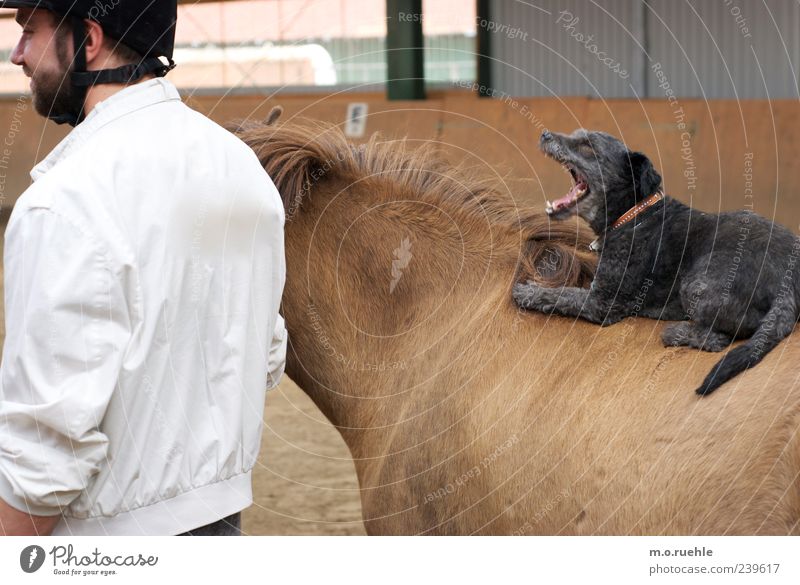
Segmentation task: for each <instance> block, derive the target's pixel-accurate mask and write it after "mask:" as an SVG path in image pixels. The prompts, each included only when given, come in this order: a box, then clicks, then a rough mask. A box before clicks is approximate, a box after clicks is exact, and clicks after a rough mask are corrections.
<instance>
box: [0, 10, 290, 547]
mask: <svg viewBox="0 0 800 585" xmlns="http://www.w3.org/2000/svg"><path fill="white" fill-rule="evenodd" d="M0 7H4V8H17V9H18V10H17V14H16V19H17V22H18V23H19V24H20V25H21V26H22V37H21V39H20V41H19V43H18V44H17V46H16V47H15V49H14V50H13V53H12V55H11V60H12V62H13V63H14V64H16V65H19V66H21V67H22V68H23V70H24V72H25V73H26V75H28V76H29V77H30V78H31V92H32V95H33V102H34V106H35V108H36V110H37V111H38V112H39V113H40V114H43V115H45V116H47V117H49V118H51V119H53V120H55V121H57V122H59V123H70V124H72V125H74V126H75V128H74V130H72V132H71V133H70V134H69V135H68V136H67V137H66V138H65V139H64V141H63V142H61V144H59V145H58V146H57V147H56V148H55V150H53V152H52V153H50V155H48V156H47V158H45V159H44V160H43V161H42V162H41V163H40V164H38V165H37V166H36V167H35V168H34V169H33V171H32V173H31V175H32V177H33V179H34V183H33V184H32V186H31V187H30V188H29V189H28V190H27V191H26V192H25V193H24V194H23V195H22V196H21V197H20V199H19V201H18V202H17V204H16V206H15V208H14V211H13V214H12V216H11V219H10V220H9V223H8V227H7V229H6V236H5V237H6V244H5V287H6V300H5V302H6V304H5V307H6V339H5V345H4V348H3V361H2V367H0V533H5V534H50V533H53V534H75V535H83V534H125V535H138V534H161V535H168V534H181V533H187V532H189V533H192V534H236V533H238V531H239V526H240V524H239V522H240V520H239V512H240V511H241V510H242V509H244V508H246V507H247V506H249V505H250V504H251V503H252V493H251V479H250V470H251V469H252V467H253V465H254V464H255V461H256V456H257V454H258V448H259V443H260V435H261V428H262V426H261V425H262V409H263V406H264V393H265V390H266V389H267V387H270V386H274V385H275V384H277V382H278V380H279V378H280V376H281V375H282V373H283V365H284V360H285V352H286V332H285V329H284V325H283V320H282V319H281V317H280V315H279V314H278V305H279V302H280V297H281V294H282V290H283V283H284V277H285V263H284V257H283V221H284V213H283V208H282V206H281V203H280V198H279V196H278V193H277V191H276V189H275V186H274V185H273V183H272V181H271V180H270V179H269V177H268V176H267V175H266V173H265V172H264V170H263V169H262V168H261V166H260V165H259V162H258V160H257V158H256V156H255V155H254V153H253V152H252V151H250V150H249V149H248V148H247V147H246V146H245V145H244V144H243V143H242V142H240V141H239V140H238V139H237V138H235V137H234V136H232V135H231V134H229V133H227V132H226V131H224V130H223V129H222V128H220V127H219V126H217V125H216V124H214V123H212V122H211V121H209V120H208V119H206V118H205V117H203V116H201V115H200V114H198V113H196V112H194V111H192V110H191V109H189V108H188V107H186V106H185V105H184V104H183V103H182V102H181V101H180V98H179V96H178V93H177V91H176V90H175V87H174V86H173V85H172V84H170V83H169V82H168V81H166V80H165V79H164V78H163V76H164V75H165V74H166V73H167V72H168V71H169V70H170V69H171V68H172V67H173V63H172V59H171V57H172V47H173V43H174V27H175V20H176V15H177V6H176V0H155V1H151V2H148V3H138V2H136V3H134V2H118V3H109V4H107V5H102V6H100V5H98V3H96V2H94V1H90V0H49V1H45V0H41V1H39V0H28V1H25V0H9V1H5V0H0Z"/></svg>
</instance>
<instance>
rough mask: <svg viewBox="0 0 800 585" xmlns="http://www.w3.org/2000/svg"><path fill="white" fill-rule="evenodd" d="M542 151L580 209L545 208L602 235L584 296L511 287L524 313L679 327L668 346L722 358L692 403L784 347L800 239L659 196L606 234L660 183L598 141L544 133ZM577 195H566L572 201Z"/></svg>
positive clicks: (621, 150)
mask: <svg viewBox="0 0 800 585" xmlns="http://www.w3.org/2000/svg"><path fill="white" fill-rule="evenodd" d="M539 146H540V148H541V150H542V151H543V152H544V153H545V154H546V155H548V156H549V157H551V158H553V159H554V160H556V161H557V162H559V163H561V164H562V165H564V166H565V167H566V168H567V170H569V172H570V173H571V174H572V175H573V178H574V179H575V181H576V185H577V186H586V187H588V190H587V191H586V192H585V193H583V194H582V195H581V196H580V197H579V198H577V199H575V198H574V197H572V198H569V201H568V202H567V201H565V200H566V199H567V198H562V199H561V200H559V201H557V203H556V205H555V206H553V207H550V208H549V210H548V211H549V212H552V213H551V215H552V217H554V218H556V219H559V218H563V217H566V216H569V215H571V214H572V213H574V212H577V214H578V215H579V216H581V217H582V218H583V219H584V220H586V221H587V222H588V224H589V225H590V226H591V228H592V229H593V230H594V232H595V233H596V234H597V235H598V240H597V243H598V247H597V248H598V250H599V253H600V262H599V265H598V268H597V272H596V274H595V278H594V280H593V281H592V284H591V287H590V288H589V289H582V288H560V289H559V288H545V287H541V286H538V285H536V284H534V283H533V282H530V281H528V282H527V283H525V284H522V283H519V284H517V285H515V286H514V293H513V294H514V299H515V300H516V302H517V304H518V305H519V306H520V307H523V308H526V309H532V310H536V311H541V312H546V313H554V314H558V315H564V316H569V317H580V318H582V319H586V320H588V321H591V322H593V323H597V324H600V325H603V326H605V325H611V324H613V323H616V322H618V321H620V320H622V319H624V318H626V317H630V316H638V317H649V318H653V319H661V320H669V321H680V322H678V323H673V324H670V325H668V326H667V327H666V328H665V329H664V330H663V332H662V341H663V342H664V345H666V346H689V347H694V348H697V349H702V350H706V351H722V350H724V349H726V348H727V347H728V346H730V344H731V343H732V342H733V341H734V340H737V339H745V338H749V339H748V340H747V341H746V342H745V343H743V344H741V345H739V346H737V347H735V348H733V349H732V350H730V351H729V352H728V353H727V354H726V355H725V356H724V357H723V358H722V359H721V360H720V361H719V362H718V363H717V364H716V366H714V368H712V370H711V372H710V373H709V374H708V375H707V376H706V378H705V380H704V381H703V383H702V384H701V385H700V387H699V388H697V393H698V394H701V395H707V394H709V393H711V392H713V391H714V390H715V389H716V388H718V387H719V386H721V385H722V384H723V383H725V382H726V381H728V380H730V379H731V378H733V377H734V376H736V375H737V374H739V373H740V372H742V371H744V370H746V369H747V368H751V367H753V366H755V365H756V364H757V363H758V362H760V361H761V359H762V358H763V357H764V355H766V354H767V353H768V352H769V351H771V350H772V349H773V348H774V347H775V346H777V345H778V343H779V342H780V341H781V340H782V339H784V338H785V337H786V336H788V335H789V334H790V333H791V332H792V330H793V329H794V326H795V324H796V323H797V321H798V307H799V306H800V266H796V264H797V263H798V259H799V258H800V240H798V238H796V237H795V236H794V235H793V234H792V233H791V232H790V231H789V230H787V229H786V228H784V227H782V226H780V225H777V224H774V223H772V222H770V221H768V220H766V219H764V218H763V217H761V216H759V215H756V214H755V213H752V212H749V211H736V212H727V213H721V214H713V213H705V212H702V211H699V210H696V209H692V208H691V207H688V206H687V205H684V204H683V203H681V202H679V201H677V200H675V199H672V198H670V197H664V199H663V200H661V201H659V202H657V203H655V204H653V205H652V206H651V207H649V208H647V209H646V210H645V211H643V212H642V213H641V214H639V215H638V216H636V217H635V218H634V219H633V220H632V221H630V222H628V223H626V224H624V225H621V226H620V227H618V229H613V228H612V226H613V224H614V222H615V221H616V220H617V219H618V218H619V217H620V216H622V215H623V214H625V212H627V211H628V210H629V209H631V208H632V207H634V206H636V205H637V204H639V203H641V202H642V201H644V200H646V199H647V198H649V197H650V196H651V195H654V194H656V193H657V192H659V190H660V188H661V176H660V175H659V174H658V172H657V171H656V170H655V168H654V167H653V164H652V163H651V161H650V160H649V159H648V158H647V157H646V156H645V155H644V154H642V153H639V152H631V151H629V150H628V149H627V147H626V146H625V145H624V144H623V143H622V142H621V141H619V140H617V139H616V138H614V137H613V136H610V135H609V134H605V133H603V132H589V131H586V130H583V129H580V130H576V131H575V132H573V133H572V134H571V135H563V134H556V133H551V132H544V133H543V134H542V137H541V140H540V143H539ZM580 191H581V190H580V189H578V188H577V187H574V188H573V190H572V191H570V194H571V195H572V194H574V193H576V192H577V193H580Z"/></svg>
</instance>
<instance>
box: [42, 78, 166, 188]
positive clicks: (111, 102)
mask: <svg viewBox="0 0 800 585" xmlns="http://www.w3.org/2000/svg"><path fill="white" fill-rule="evenodd" d="M180 99H181V98H180V94H178V90H177V89H176V88H175V86H174V85H172V83H170V82H169V81H167V80H166V79H164V78H162V77H158V78H156V79H150V80H148V81H144V82H142V83H137V84H135V85H130V86H128V87H126V88H125V89H122V90H120V91H118V92H117V93H115V94H114V95H112V96H111V97H110V98H108V99H106V100H103V101H102V102H100V103H99V104H97V105H96V106H95V107H94V109H93V110H92V111H91V112H90V113H89V115H88V116H86V119H85V120H84V121H83V122H81V123H80V124H78V125H77V126H76V127H75V128H74V129H73V130H72V132H70V133H69V134H68V135H67V136H66V138H64V140H62V141H61V142H59V144H58V146H56V147H55V148H54V149H53V150H52V151H51V152H50V154H48V155H47V156H46V157H45V158H44V160H42V161H41V162H40V163H39V164H37V165H36V166H35V167H33V170H32V171H31V178H32V179H33V180H34V181H36V180H38V179H41V178H42V177H43V176H44V175H45V174H47V173H48V172H49V171H50V170H52V169H53V167H55V166H56V165H57V164H58V163H59V162H61V161H62V160H64V159H65V158H67V157H68V156H69V155H70V154H72V153H73V152H75V151H77V150H79V149H80V147H81V146H82V145H83V144H85V143H86V141H87V140H89V138H91V137H92V136H93V135H94V134H96V133H97V131H98V130H100V129H101V128H103V127H104V126H106V125H107V124H109V123H111V122H113V121H115V120H118V119H119V118H122V117H123V116H125V115H127V114H130V113H131V112H135V111H136V110H140V109H142V108H146V107H147V106H152V105H154V104H158V103H161V102H167V101H172V100H180Z"/></svg>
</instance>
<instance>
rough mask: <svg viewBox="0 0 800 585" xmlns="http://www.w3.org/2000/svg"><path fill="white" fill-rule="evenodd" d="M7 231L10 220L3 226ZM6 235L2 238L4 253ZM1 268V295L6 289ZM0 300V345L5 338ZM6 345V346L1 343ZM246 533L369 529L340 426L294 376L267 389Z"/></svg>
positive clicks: (244, 521) (245, 515)
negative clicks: (338, 428)
mask: <svg viewBox="0 0 800 585" xmlns="http://www.w3.org/2000/svg"><path fill="white" fill-rule="evenodd" d="M1 229H2V231H3V232H5V225H3V226H2V228H1ZM2 246H3V240H2V239H0V255H1V253H2ZM2 284H3V272H2V269H0V298H4V297H3V296H2V291H3V286H2ZM4 310H5V307H4V304H3V303H0V344H2V341H3V339H5V312H4ZM0 346H1V345H0ZM242 529H243V531H244V532H245V533H246V534H251V535H263V534H288V535H296V534H311V535H325V534H342V535H346V534H364V525H363V524H362V522H361V502H360V499H359V494H358V480H357V479H356V474H355V469H354V467H353V461H352V460H351V459H350V453H349V451H348V450H347V447H346V446H345V444H344V441H343V440H342V438H341V437H340V436H339V433H338V432H337V431H336V429H335V428H334V427H333V426H332V425H331V424H330V423H329V422H328V421H327V420H326V419H325V417H324V416H323V415H322V413H321V412H320V411H319V410H318V409H317V407H316V406H314V403H313V402H311V400H310V399H309V398H308V397H307V396H306V395H305V394H304V393H303V391H302V390H300V388H298V387H297V385H296V384H294V383H293V382H292V381H291V380H289V379H288V378H287V377H284V379H283V381H282V382H281V384H280V385H279V386H278V387H277V388H275V389H273V390H271V391H270V392H269V393H268V394H267V403H266V408H265V410H264V433H263V435H262V440H261V453H260V455H259V458H258V463H257V464H256V467H255V469H254V470H253V505H252V506H251V507H250V508H248V509H247V510H245V511H244V513H243V515H242Z"/></svg>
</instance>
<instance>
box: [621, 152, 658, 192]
mask: <svg viewBox="0 0 800 585" xmlns="http://www.w3.org/2000/svg"><path fill="white" fill-rule="evenodd" d="M628 160H629V161H630V165H631V173H632V174H633V187H634V189H635V191H636V200H637V201H638V200H640V199H646V198H648V197H650V195H653V194H655V193H656V192H657V191H658V188H659V187H661V175H659V174H658V171H656V169H655V167H653V163H652V162H650V159H649V158H647V157H646V156H645V155H643V154H642V153H641V152H631V153H630V154H629V155H628Z"/></svg>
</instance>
